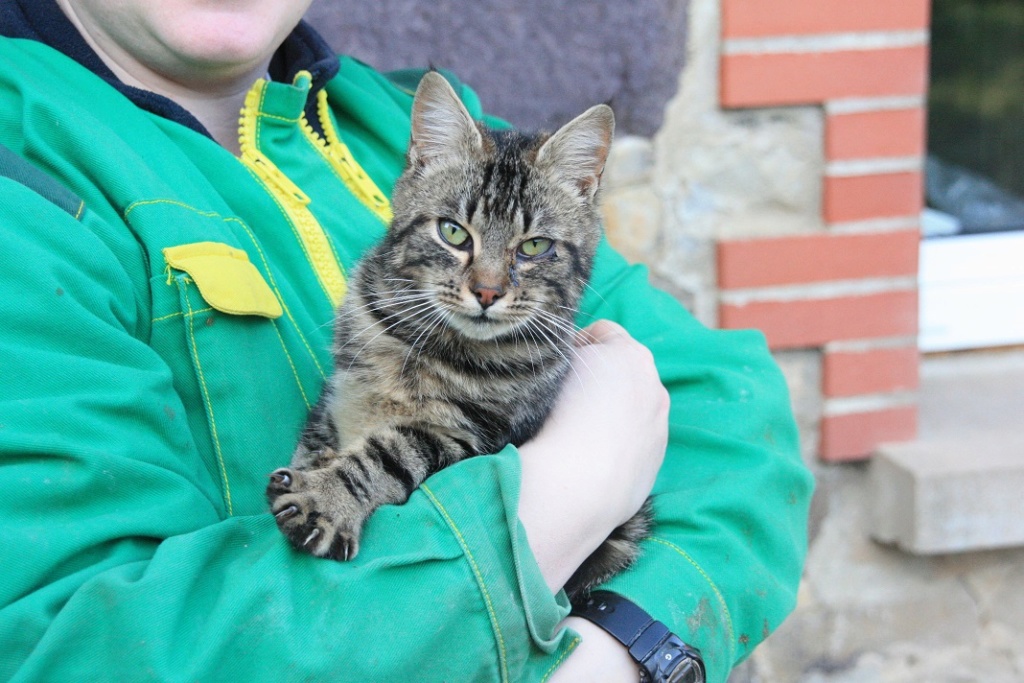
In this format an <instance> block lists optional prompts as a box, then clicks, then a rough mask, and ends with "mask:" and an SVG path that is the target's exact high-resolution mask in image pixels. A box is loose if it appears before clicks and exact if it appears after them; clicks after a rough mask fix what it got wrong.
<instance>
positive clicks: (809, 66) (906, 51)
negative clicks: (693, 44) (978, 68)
mask: <svg viewBox="0 0 1024 683" xmlns="http://www.w3.org/2000/svg"><path fill="white" fill-rule="evenodd" d="M721 72H722V73H721V87H722V105H723V106H725V107H768V106H775V105H788V104H817V103H819V102H824V101H827V100H831V99H838V98H845V97H883V96H889V95H922V94H924V92H925V88H926V84H927V80H928V48H927V47H926V46H924V45H920V46H914V47H902V48H888V49H880V50H842V51H837V52H792V53H789V52H787V53H768V54H733V55H723V57H722V69H721Z"/></svg>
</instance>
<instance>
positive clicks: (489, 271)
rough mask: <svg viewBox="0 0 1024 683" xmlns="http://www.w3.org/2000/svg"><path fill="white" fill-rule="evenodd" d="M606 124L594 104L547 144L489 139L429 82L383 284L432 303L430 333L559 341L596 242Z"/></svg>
mask: <svg viewBox="0 0 1024 683" xmlns="http://www.w3.org/2000/svg"><path fill="white" fill-rule="evenodd" d="M612 126H613V122H612V116H611V110H609V109H608V108H607V107H604V106H600V107H595V108H594V109H591V110H590V111H588V112H586V113H585V114H583V115H582V116H580V117H579V118H577V119H575V120H574V121H572V122H570V123H569V124H567V125H566V126H565V127H563V128H562V129H561V130H560V131H558V132H557V133H555V135H553V136H550V137H547V136H543V137H537V136H525V135H522V134H519V133H516V132H501V133H494V132H490V131H487V130H483V129H481V128H478V127H477V126H476V124H474V123H473V121H472V120H471V119H470V117H469V115H468V113H466V112H465V109H464V108H463V107H462V105H461V103H460V102H459V101H458V98H457V97H456V96H455V94H454V92H452V91H451V88H450V87H449V86H448V83H447V82H446V81H445V80H444V79H443V78H442V77H441V76H439V75H437V74H428V75H427V77H426V78H425V79H424V85H421V87H420V89H419V91H418V92H417V97H416V104H415V106H414V111H413V135H412V142H411V144H410V151H409V163H408V167H407V169H406V171H405V173H404V174H403V176H402V178H401V179H400V180H399V182H398V184H397V186H396V188H395V193H394V211H395V216H396V220H395V222H394V224H393V226H392V233H391V234H390V235H389V236H388V241H389V242H390V247H389V258H388V263H389V270H390V271H391V272H390V276H391V277H392V278H393V279H394V282H393V284H394V285H396V288H399V289H405V290H407V291H409V292H413V291H415V292H417V294H419V295H421V296H422V297H424V302H426V301H429V302H430V303H424V304H423V306H424V309H429V310H430V311H431V312H434V313H435V315H434V318H433V320H432V324H436V325H438V326H440V325H444V326H447V327H449V328H451V329H453V330H455V331H457V332H458V333H460V334H462V335H464V336H466V337H469V338H472V339H491V338H497V337H502V336H507V335H510V334H511V335H515V334H517V330H523V333H524V334H525V332H526V331H531V336H533V337H534V338H537V337H544V336H545V334H549V335H551V336H552V338H555V337H562V336H564V333H566V332H567V330H568V329H569V327H570V325H571V320H572V318H573V315H574V313H575V309H576V306H577V305H578V303H579V299H580V297H581V296H582V293H583V290H584V288H585V287H586V282H587V279H588V277H589V274H590V268H591V263H592V260H593V255H594V252H595V250H596V247H597V243H598V241H599V239H600V219H599V213H598V209H597V204H596V194H597V189H598V182H599V179H600V174H601V171H602V170H603V167H604V162H605V159H606V157H607V153H608V146H609V145H610V142H611V135H612Z"/></svg>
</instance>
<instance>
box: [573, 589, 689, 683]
mask: <svg viewBox="0 0 1024 683" xmlns="http://www.w3.org/2000/svg"><path fill="white" fill-rule="evenodd" d="M572 615H573V616H577V617H582V618H583V619H586V620H587V621H590V622H592V623H594V624H596V625H597V626H600V627H601V628H602V629H604V630H605V631H607V632H608V633H609V634H610V635H611V636H612V637H613V638H615V639H616V640H617V641H619V642H620V643H622V644H623V645H625V646H626V649H627V650H628V651H629V656H630V657H632V658H633V660H634V661H635V662H636V663H637V665H638V666H639V667H640V683H704V682H705V680H706V674H705V669H704V660H703V659H701V657H700V650H698V649H697V648H695V647H690V646H689V645H687V644H686V643H684V642H683V641H682V640H680V639H679V637H678V636H676V635H675V634H674V633H672V632H671V631H669V630H668V626H665V624H663V623H661V622H660V621H657V620H655V619H654V617H652V616H651V615H650V614H648V613H647V612H645V611H644V610H643V609H641V608H640V607H639V606H637V605H636V604H635V603H633V602H630V601H629V600H627V599H626V598H624V597H622V596H621V595H619V594H618V593H612V592H611V591H594V592H593V593H591V594H590V596H589V597H587V598H585V599H584V600H583V601H582V602H581V603H580V604H578V605H574V606H573V608H572Z"/></svg>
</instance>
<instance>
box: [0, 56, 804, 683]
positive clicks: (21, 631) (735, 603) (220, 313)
mask: <svg viewBox="0 0 1024 683" xmlns="http://www.w3.org/2000/svg"><path fill="white" fill-rule="evenodd" d="M322 92H323V94H321V98H322V103H321V107H320V113H321V114H322V116H323V133H314V132H313V131H312V129H311V128H310V126H309V125H308V122H307V121H306V120H305V118H304V117H303V116H302V111H303V108H304V106H305V104H306V99H307V95H308V93H309V83H308V80H307V79H305V78H304V77H303V76H300V77H299V78H298V79H297V80H296V82H295V83H294V84H291V85H289V84H285V83H269V84H268V83H265V82H262V81H261V82H259V83H257V85H256V86H255V87H254V88H253V90H252V92H250V96H249V98H248V100H247V103H246V109H245V110H244V111H243V113H242V117H241V131H242V132H241V142H242V149H243V152H242V156H241V160H240V159H239V158H237V157H235V156H233V155H232V154H230V153H229V152H227V151H225V150H224V149H223V148H221V147H219V146H218V145H217V144H215V143H214V142H213V141H212V140H210V139H208V138H207V137H205V136H203V135H201V134H199V133H197V132H195V131H193V130H190V129H188V128H186V127H184V126H182V125H180V124H178V123H173V122H170V121H168V120H166V119H162V118H160V117H158V116H155V115H153V114H150V113H148V112H146V111H143V110H141V109H139V108H137V107H135V106H134V105H132V104H131V103H130V102H129V101H128V100H127V99H125V98H124V97H123V96H121V95H120V94H118V93H117V92H116V91H114V90H113V89H112V88H110V87H109V86H108V85H106V84H105V83H103V81H101V80H100V79H98V78H97V77H96V76H94V75H93V74H92V73H90V72H89V71H87V70H85V69H84V68H82V67H80V66H79V65H78V64H76V63H74V62H72V61H70V60H69V59H67V58H65V57H64V56H62V55H60V54H59V53H57V52H55V51H54V50H52V49H50V48H48V47H45V46H44V45H42V44H39V43H34V42H31V41H24V40H12V39H0V144H3V145H5V146H6V147H8V148H10V150H12V151H13V152H14V153H15V154H16V155H18V157H19V158H20V159H23V160H27V161H28V162H29V164H30V165H31V167H34V168H35V169H37V170H39V171H41V173H40V174H38V175H33V174H31V173H29V174H25V173H22V175H21V176H20V177H19V176H18V173H17V172H15V173H13V174H11V173H9V174H8V175H13V176H14V177H4V176H3V175H0V236H2V241H0V319H2V320H3V321H4V323H3V326H2V327H0V472H2V473H3V484H4V486H3V495H0V525H2V526H0V567H2V568H3V569H2V574H0V577H2V578H0V680H8V679H11V680H16V681H27V680H49V681H86V680H116V681H134V680H190V681H192V680H201V681H258V680H286V681H287V680H337V681H393V680H415V681H455V682H461V681H541V680H544V679H545V678H546V677H547V676H548V675H549V674H550V673H551V671H552V670H553V669H554V668H555V667H556V666H557V665H558V663H559V662H560V661H561V660H562V659H564V658H565V657H566V656H567V654H568V653H569V652H570V651H571V650H572V649H573V647H574V646H575V645H576V644H577V643H578V638H577V637H576V636H575V635H574V634H572V633H570V632H566V631H565V630H564V629H563V630H559V629H557V625H558V623H559V621H560V620H561V619H562V618H563V617H564V616H565V614H566V610H567V603H566V601H565V599H564V596H563V595H559V596H552V595H551V594H550V592H549V591H548V589H547V588H546V586H545V583H544V581H543V579H542V577H541V575H540V572H539V570H538V568H537V566H536V563H535V561H534V559H533V557H532V555H531V553H530V549H529V547H528V545H527V542H526V539H525V535H524V532H523V529H522V526H521V525H520V524H519V522H518V520H517V518H516V509H517V496H518V489H519V466H518V462H517V457H516V452H515V450H514V449H513V448H511V447H509V448H506V449H505V450H504V451H502V452H501V453H498V454H495V455H487V456H481V457H478V458H473V459H470V460H468V461H465V462H462V463H460V464H458V465H456V466H453V467H450V468H448V469H446V470H444V471H442V472H440V473H438V474H436V475H434V476H433V477H431V478H430V479H428V480H427V482H426V483H425V484H424V485H423V486H422V487H420V489H419V490H417V491H416V492H414V493H413V495H412V497H411V498H410V500H409V501H408V503H406V504H405V505H402V506H388V507H385V508H382V509H380V510H379V511H378V512H376V513H375V514H374V515H373V517H372V518H371V519H370V521H369V523H368V525H367V528H366V531H365V535H364V541H363V544H362V550H361V552H360V555H359V557H358V558H357V559H356V560H355V561H353V562H350V563H345V564H343V563H336V562H331V561H325V560H321V559H315V558H312V557H310V556H308V555H305V554H299V553H297V552H295V551H293V550H292V549H291V548H290V547H289V546H288V544H287V543H286V542H285V540H284V538H283V536H282V535H281V534H280V532H279V531H278V530H277V528H276V526H275V525H274V521H273V519H272V517H271V516H270V514H268V512H267V507H266V503H265V500H264V493H263V492H264V486H265V484H266V480H267V475H268V473H269V472H270V471H272V470H273V469H275V468H276V467H279V466H282V465H285V464H287V462H288V460H289V457H290V454H291V452H292V448H293V446H294V444H295V442H296V438H297V435H298V432H299V430H300V428H301V426H302V424H303V421H304V419H305V415H306V412H307V410H308V408H309V407H310V406H311V405H312V404H313V403H314V402H315V401H316V398H317V395H318V392H319V390H320V386H321V383H322V382H323V380H324V378H325V376H326V375H327V374H328V373H329V372H330V363H331V360H330V355H329V341H330V340H329V337H330V329H331V327H330V321H331V315H332V307H333V305H334V304H336V303H337V302H338V301H339V300H340V299H341V297H342V296H343V295H344V288H345V285H344V283H345V273H347V272H349V271H350V270H351V269H352V267H353V264H354V263H355V262H356V260H357V259H358V258H359V255H360V254H362V253H363V252H364V250H365V249H366V248H367V247H368V246H370V245H371V244H373V243H374V242H375V241H376V240H377V239H378V238H380V236H381V235H382V233H383V231H384V230H385V229H386V221H387V217H388V206H387V200H386V197H387V196H388V194H389V192H390V190H391V187H392V184H393V182H394V180H395V178H396V177H397V175H398V173H399V172H400V170H401V165H402V161H403V154H404V150H405V145H406V141H407V138H408V133H409V130H408V126H409V108H410V104H411V96H410V94H409V93H408V92H407V90H405V89H402V88H399V87H396V86H395V85H394V84H392V82H390V81H389V80H387V79H386V78H384V77H383V76H381V75H379V74H378V73H376V72H374V71H373V70H371V69H369V68H367V67H366V66H364V65H362V64H360V63H358V62H356V61H354V60H352V59H348V58H342V60H341V69H340V72H339V73H338V75H337V76H336V77H335V78H333V79H332V80H331V81H330V82H329V83H328V85H327V86H326V88H325V90H324V91H322ZM463 94H464V97H465V98H466V100H467V104H468V106H469V107H470V108H471V110H473V111H474V112H475V113H476V115H480V111H479V104H478V103H477V102H476V101H475V98H474V97H473V96H472V93H471V92H470V91H468V90H464V92H463ZM342 141H344V142H342ZM15 166H17V164H15ZM23 170H24V169H23ZM54 181H56V182H54ZM593 287H594V291H593V294H592V295H591V296H590V297H589V298H588V299H587V300H586V301H585V304H584V311H583V313H582V314H581V322H582V323H586V322H588V321H591V320H593V319H595V318H611V319H614V320H617V321H619V322H620V323H621V324H623V325H625V326H626V327H627V328H628V329H629V331H630V332H631V333H632V334H633V335H634V336H635V337H637V338H638V339H639V340H641V341H642V342H643V343H645V344H646V345H647V346H648V347H650V349H651V350H652V351H653V352H654V355H655V357H656V359H657V364H658V368H659V370H660V372H661V375H662V378H663V380H664V382H665V384H666V386H667V387H668V388H669V389H670V391H671V395H672V412H671V436H670V439H671V444H670V447H669V451H668V454H667V457H666V460H665V465H664V468H663V470H662V472H661V475H660V477H659V479H658V482H657V485H656V488H655V494H656V515H657V527H656V529H655V532H654V535H653V537H652V538H651V539H650V540H648V541H647V542H646V543H645V544H644V555H643V558H642V559H641V561H640V563H639V564H638V566H637V567H636V568H635V569H633V570H632V571H630V572H628V573H627V574H625V575H622V576H620V577H617V578H616V579H614V580H613V581H612V582H611V584H610V586H609V588H611V589H613V590H617V591H620V592H622V593H624V594H626V595H627V596H630V597H631V598H632V599H634V600H635V601H636V602H638V603H639V604H641V605H643V606H644V607H646V608H647V609H648V610H649V611H650V612H652V613H653V614H654V615H655V616H656V617H657V618H659V619H661V620H662V621H664V622H666V623H667V624H669V625H670V626H671V627H672V628H673V629H674V630H675V631H676V632H677V633H679V634H680V635H681V636H682V637H683V638H684V639H685V640H686V641H688V642H689V643H691V644H693V645H695V646H697V647H699V648H700V649H701V650H703V653H704V656H705V658H706V661H707V666H708V670H709V674H710V680H712V681H718V682H721V681H724V680H725V678H726V677H727V675H728V671H729V670H730V668H731V667H732V665H733V664H734V663H735V662H737V661H738V660H740V659H742V658H743V657H745V656H746V655H747V654H749V652H750V651H751V649H752V648H753V647H754V645H755V644H756V643H758V642H759V641H760V640H762V639H763V638H764V637H765V636H766V635H767V634H768V633H769V632H770V631H771V630H772V629H774V628H775V627H777V626H778V625H779V623H780V622H781V621H782V620H783V619H784V617H785V616H786V614H787V613H788V612H789V610H790V609H792V607H793V605H794V602H795V596H796V586H797V583H798V581H799V578H800V572H801V567H802V562H803V558H804V554H805V546H806V538H805V524H806V513H807V504H808V499H809V496H810V489H811V481H810V477H809V475H808V473H807V471H806V469H805V468H804V466H803V465H802V463H801V460H800V457H799V453H798V448H797V436H796V430H795V427H794V423H793V420H792V417H791V414H790V409H789V405H788V395H787V391H786V387H785V384H784V382H783V379H782V377H781V375H780V373H779V371H778V369H777V368H776V366H775V364H774V363H773V361H772V359H771V357H770V355H769V354H768V352H767V350H766V348H765V345H764V341H763V338H762V337H761V335H760V334H758V333H756V332H720V331H709V330H707V329H705V328H704V327H702V326H701V325H700V324H698V323H697V322H695V321H694V319H693V318H692V317H691V316H690V315H689V314H687V313H686V312H685V311H684V310H683V309H682V307H680V306H679V305H678V304H677V303H676V302H675V301H674V300H672V299H671V298H670V297H668V296H667V295H665V294H662V293H659V292H657V291H655V290H653V289H651V288H650V287H649V285H648V284H647V275H646V273H645V271H644V269H643V268H640V267H632V266H629V265H627V264H626V262H625V261H624V260H623V259H622V258H621V257H619V256H618V255H617V254H615V253H614V252H613V251H612V250H611V249H610V248H609V247H608V246H607V245H603V246H602V247H601V251H600V255H599V258H598V262H597V265H596V270H595V273H594V277H593Z"/></svg>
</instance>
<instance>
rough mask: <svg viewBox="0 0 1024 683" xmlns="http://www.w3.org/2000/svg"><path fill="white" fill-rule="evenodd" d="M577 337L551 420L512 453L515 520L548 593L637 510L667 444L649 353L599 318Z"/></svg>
mask: <svg viewBox="0 0 1024 683" xmlns="http://www.w3.org/2000/svg"><path fill="white" fill-rule="evenodd" d="M580 337H581V340H582V341H581V343H580V345H579V346H578V347H577V348H576V354H577V356H576V358H575V360H574V362H573V369H572V371H571V372H570V373H569V376H568V378H567V379H566V382H565V386H564V387H563V388H562V393H561V395H560V396H559V399H558V401H557V403H556V405H555V407H554V409H553V410H552V413H551V415H550V416H549V417H548V420H547V422H546V423H545V425H544V427H543V428H542V429H541V431H540V432H539V433H538V434H537V436H535V437H534V438H533V439H532V440H531V441H529V442H528V443H526V444H523V445H522V446H521V447H520V449H519V451H520V455H521V459H522V472H523V474H522V488H521V492H520V497H519V519H520V521H521V522H522V524H523V527H524V528H525V529H526V535H527V538H528V539H529V543H530V548H531V549H532V550H533V553H534V556H535V557H536V559H537V563H538V565H539V566H540V569H541V573H542V574H543V575H544V578H545V580H546V581H547V583H548V586H549V587H550V588H551V590H552V592H557V591H558V590H560V589H561V588H562V586H564V585H565V582H566V581H567V580H568V579H569V577H570V576H572V574H573V572H575V571H576V569H577V568H578V567H579V566H580V565H581V564H582V563H583V561H584V560H585V559H586V558H587V557H588V556H589V555H590V554H591V553H592V552H593V551H594V550H596V549H597V547H598V546H599V545H601V543H602V542H603V541H604V540H605V539H606V538H607V537H608V535H609V534H610V533H611V532H612V531H613V530H614V529H615V527H617V526H619V525H620V524H622V523H623V522H625V521H626V520H628V519H629V518H630V517H632V516H633V515H634V514H635V513H636V512H637V511H638V510H639V509H640V506H641V505H643V502H644V500H646V498H647V496H648V495H649V494H650V492H651V488H652V487H653V486H654V479H655V477H656V476H657V474H658V469H659V468H660V467H661V462H662V459H663V458H664V457H665V446H666V444H667V442H668V408H669V397H668V392H667V391H666V390H665V388H664V386H662V384H661V381H660V380H659V379H658V373H657V370H656V368H655V367H654V359H653V357H652V356H651V353H650V351H648V350H647V348H646V347H644V346H643V345H642V344H640V343H639V342H637V341H636V340H634V339H633V338H632V337H630V336H629V334H628V333H627V332H626V331H625V330H624V329H623V328H622V327H620V326H619V325H616V324H615V323H612V322H610V321H607V320H601V321H598V322H596V323H594V324H593V325H590V326H589V327H587V328H586V329H585V330H584V332H583V333H582V334H581V335H580Z"/></svg>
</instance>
